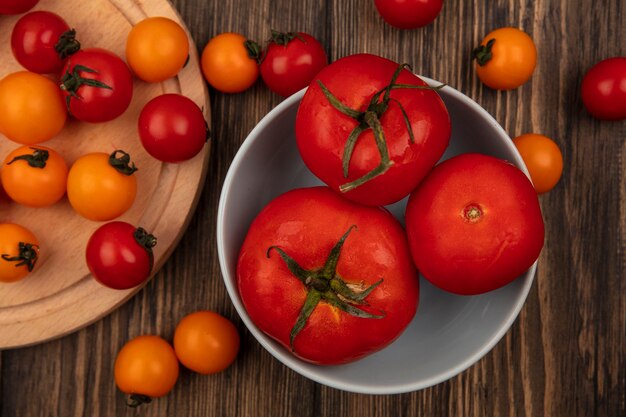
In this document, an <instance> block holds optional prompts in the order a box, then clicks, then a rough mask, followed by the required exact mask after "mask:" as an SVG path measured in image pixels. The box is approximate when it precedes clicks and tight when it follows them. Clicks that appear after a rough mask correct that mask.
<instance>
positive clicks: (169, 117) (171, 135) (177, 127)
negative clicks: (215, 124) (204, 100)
mask: <svg viewBox="0 0 626 417" xmlns="http://www.w3.org/2000/svg"><path fill="white" fill-rule="evenodd" d="M138 126H139V138H140V139H141V143H142V145H143V147H144V148H145V149H146V151H147V152H148V153H149V154H150V155H152V156H153V157H154V158H156V159H158V160H159V161H163V162H173V163H175V162H182V161H186V160H188V159H191V158H193V157H194V156H196V155H197V154H198V153H200V151H201V150H202V148H203V147H204V144H205V142H206V139H207V125H206V121H205V120H204V115H203V114H202V110H200V108H199V107H198V105H197V104H196V103H194V102H193V101H192V100H191V99H189V98H187V97H185V96H182V95H180V94H163V95H160V96H157V97H155V98H153V99H152V100H150V101H149V102H148V103H147V104H146V105H145V106H144V107H143V109H142V110H141V113H140V115H139V120H138Z"/></svg>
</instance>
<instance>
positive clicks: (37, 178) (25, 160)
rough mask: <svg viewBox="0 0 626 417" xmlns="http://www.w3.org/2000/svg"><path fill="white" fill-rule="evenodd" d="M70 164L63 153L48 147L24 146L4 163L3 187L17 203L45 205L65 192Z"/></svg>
mask: <svg viewBox="0 0 626 417" xmlns="http://www.w3.org/2000/svg"><path fill="white" fill-rule="evenodd" d="M67 172H68V168H67V164H66V163H65V160H64V159H63V157H62V156H61V155H59V153H58V152H56V151H54V150H53V149H50V148H47V147H45V146H21V147H19V148H17V149H15V150H14V151H13V152H11V153H10V154H9V155H8V156H7V157H6V158H5V159H4V163H3V164H2V173H1V174H0V177H1V178H2V186H3V187H4V190H5V192H6V193H7V195H8V196H9V197H10V198H11V199H12V200H13V201H15V202H17V203H19V204H23V205H25V206H30V207H46V206H51V205H52V204H54V203H56V202H57V201H59V200H60V199H61V198H62V197H63V196H64V195H65V189H66V186H67Z"/></svg>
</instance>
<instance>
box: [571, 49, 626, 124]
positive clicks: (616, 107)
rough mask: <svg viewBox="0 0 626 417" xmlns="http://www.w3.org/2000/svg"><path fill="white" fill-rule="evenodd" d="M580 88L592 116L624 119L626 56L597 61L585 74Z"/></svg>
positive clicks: (603, 118)
mask: <svg viewBox="0 0 626 417" xmlns="http://www.w3.org/2000/svg"><path fill="white" fill-rule="evenodd" d="M581 90H582V91H581V93H582V100H583V103H584V105H585V107H586V108H587V111H588V112H589V113H590V114H591V115H592V116H593V117H595V118H598V119H602V120H622V119H626V57H614V58H608V59H605V60H603V61H600V62H598V63H597V64H596V65H594V66H593V67H592V68H591V69H590V70H589V71H588V72H587V74H585V77H584V78H583V83H582V88H581Z"/></svg>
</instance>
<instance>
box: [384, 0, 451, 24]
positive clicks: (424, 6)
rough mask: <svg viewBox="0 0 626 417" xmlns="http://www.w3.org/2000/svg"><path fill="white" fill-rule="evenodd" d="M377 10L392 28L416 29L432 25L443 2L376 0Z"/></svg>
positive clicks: (427, 0) (429, 0)
mask: <svg viewBox="0 0 626 417" xmlns="http://www.w3.org/2000/svg"><path fill="white" fill-rule="evenodd" d="M374 4H375V5H376V10H378V13H379V14H380V15H381V17H382V18H383V19H384V20H385V21H386V22H387V23H389V24H390V25H391V26H395V27H397V28H399V29H416V28H420V27H422V26H426V25H428V24H430V23H432V22H433V21H434V20H435V18H437V16H439V13H440V12H441V8H442V6H443V0H375V2H374Z"/></svg>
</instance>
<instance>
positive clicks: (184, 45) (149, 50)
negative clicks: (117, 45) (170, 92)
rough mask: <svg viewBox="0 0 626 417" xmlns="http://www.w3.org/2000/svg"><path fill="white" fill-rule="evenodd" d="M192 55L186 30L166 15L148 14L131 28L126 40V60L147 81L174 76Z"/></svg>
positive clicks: (158, 80) (138, 75)
mask: <svg viewBox="0 0 626 417" xmlns="http://www.w3.org/2000/svg"><path fill="white" fill-rule="evenodd" d="M188 57H189V40H188V38H187V34H186V33H185V30H184V29H183V28H182V27H181V26H180V25H179V24H178V23H176V22H175V21H173V20H171V19H168V18H166V17H148V18H146V19H144V20H142V21H141V22H139V23H137V24H136V25H135V26H133V28H132V29H131V30H130V33H129V34H128V38H127V40H126V61H127V62H128V65H129V66H130V68H131V69H132V70H133V72H134V73H135V74H136V75H137V77H139V78H141V79H142V80H144V81H147V82H160V81H164V80H167V79H168V78H171V77H174V76H175V75H176V74H178V72H179V71H180V70H181V69H182V68H183V66H184V65H185V62H187V59H188Z"/></svg>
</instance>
